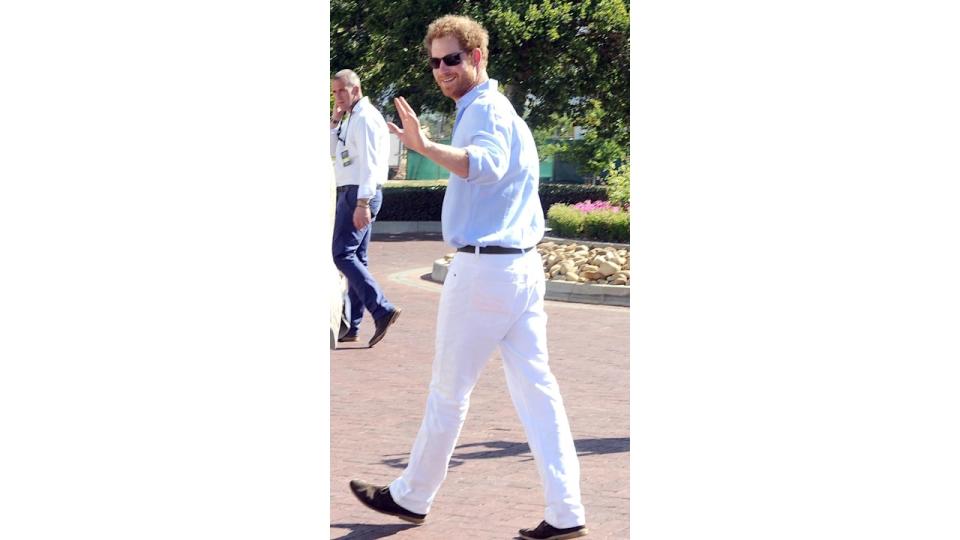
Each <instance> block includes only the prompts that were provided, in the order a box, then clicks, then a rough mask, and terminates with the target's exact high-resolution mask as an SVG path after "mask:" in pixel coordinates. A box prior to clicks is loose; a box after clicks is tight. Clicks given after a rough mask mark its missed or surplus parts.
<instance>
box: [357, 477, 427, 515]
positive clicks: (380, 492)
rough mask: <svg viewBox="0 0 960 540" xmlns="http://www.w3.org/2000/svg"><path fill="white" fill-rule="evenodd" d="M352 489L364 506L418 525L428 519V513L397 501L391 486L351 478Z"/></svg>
mask: <svg viewBox="0 0 960 540" xmlns="http://www.w3.org/2000/svg"><path fill="white" fill-rule="evenodd" d="M350 491H352V492H353V495H354V496H355V497H356V498H357V499H358V500H359V501H360V502H362V503H363V504H364V506H366V507H367V508H369V509H371V510H374V511H376V512H380V513H381V514H387V515H388V516H395V517H398V518H400V519H402V520H404V521H408V522H410V523H415V524H417V525H420V524H422V523H423V521H424V520H425V519H427V515H426V514H417V513H414V512H411V511H409V510H407V509H406V508H404V507H402V506H400V505H399V504H397V503H395V502H394V501H393V497H391V496H390V488H389V486H374V485H373V484H368V483H366V482H363V481H360V480H351V481H350Z"/></svg>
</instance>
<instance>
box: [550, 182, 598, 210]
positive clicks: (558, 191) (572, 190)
mask: <svg viewBox="0 0 960 540" xmlns="http://www.w3.org/2000/svg"><path fill="white" fill-rule="evenodd" d="M606 198H607V186H590V185H583V184H544V183H542V182H541V183H540V204H541V205H542V206H543V215H544V217H546V216H548V214H549V211H550V207H551V206H553V205H555V204H558V203H561V204H576V203H578V202H580V201H584V200H587V199H591V200H597V199H606Z"/></svg>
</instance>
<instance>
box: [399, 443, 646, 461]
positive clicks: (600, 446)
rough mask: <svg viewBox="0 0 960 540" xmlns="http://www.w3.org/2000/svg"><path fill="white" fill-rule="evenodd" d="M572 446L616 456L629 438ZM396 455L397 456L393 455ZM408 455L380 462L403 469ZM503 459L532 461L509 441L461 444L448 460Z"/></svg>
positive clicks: (522, 445)
mask: <svg viewBox="0 0 960 540" xmlns="http://www.w3.org/2000/svg"><path fill="white" fill-rule="evenodd" d="M574 445H575V446H576V447H577V455H578V456H593V455H602V454H616V453H619V452H629V451H630V438H629V437H606V438H600V439H576V440H575V441H574ZM478 447H479V448H486V449H487V450H479V451H473V452H469V451H468V452H464V451H463V450H464V449H466V448H478ZM394 455H397V454H394ZM408 457H409V454H402V455H400V456H399V457H390V458H387V459H384V460H383V461H382V463H383V464H385V465H389V466H390V467H393V468H395V469H403V468H405V467H406V466H407V458H408ZM505 457H521V458H523V459H522V460H521V461H531V460H533V454H531V453H530V446H528V445H527V443H525V442H510V441H489V442H482V443H472V444H462V445H460V446H458V447H456V449H454V451H453V457H451V458H450V468H453V467H457V466H460V465H463V464H464V463H466V462H467V461H469V460H471V459H497V458H505Z"/></svg>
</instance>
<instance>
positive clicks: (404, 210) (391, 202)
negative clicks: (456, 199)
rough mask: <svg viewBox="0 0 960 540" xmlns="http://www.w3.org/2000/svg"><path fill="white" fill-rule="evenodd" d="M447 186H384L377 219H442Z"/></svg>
mask: <svg viewBox="0 0 960 540" xmlns="http://www.w3.org/2000/svg"><path fill="white" fill-rule="evenodd" d="M446 191H447V187H446V186H440V185H427V186H424V187H419V186H417V187H413V186H398V187H390V184H387V185H386V186H384V188H383V204H382V205H381V206H380V213H379V214H377V221H440V209H441V208H442V207H443V194H444V193H446Z"/></svg>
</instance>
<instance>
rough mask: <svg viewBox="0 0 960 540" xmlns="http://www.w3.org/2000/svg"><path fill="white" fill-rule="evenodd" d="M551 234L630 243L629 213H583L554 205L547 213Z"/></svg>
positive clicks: (572, 208) (604, 211)
mask: <svg viewBox="0 0 960 540" xmlns="http://www.w3.org/2000/svg"><path fill="white" fill-rule="evenodd" d="M547 224H548V225H549V226H550V228H551V229H552V231H551V234H552V235H554V236H560V237H563V238H578V239H582V240H597V241H601V242H617V243H629V242H630V213H629V212H611V211H608V210H602V211H597V212H589V213H583V212H581V211H580V210H577V209H576V208H574V207H572V206H569V205H566V204H555V205H553V206H551V207H550V211H549V212H547Z"/></svg>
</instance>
